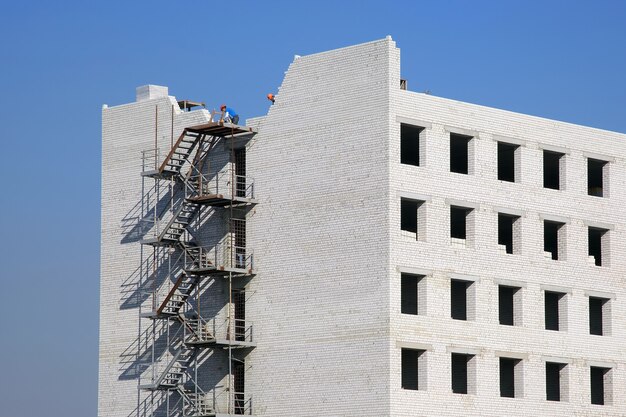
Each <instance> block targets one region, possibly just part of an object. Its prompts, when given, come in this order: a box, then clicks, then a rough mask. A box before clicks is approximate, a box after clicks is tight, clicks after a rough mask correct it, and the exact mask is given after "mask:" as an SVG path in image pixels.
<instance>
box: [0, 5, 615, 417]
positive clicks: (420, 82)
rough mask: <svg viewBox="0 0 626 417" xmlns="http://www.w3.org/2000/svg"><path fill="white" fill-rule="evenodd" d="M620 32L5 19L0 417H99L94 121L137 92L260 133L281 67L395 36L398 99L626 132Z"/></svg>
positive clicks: (477, 20) (493, 16) (499, 15)
mask: <svg viewBox="0 0 626 417" xmlns="http://www.w3.org/2000/svg"><path fill="white" fill-rule="evenodd" d="M625 21H626V2H623V1H617V0H615V1H608V0H599V1H571V0H570V1H552V0H544V1H495V0H494V1H480V0H475V1H452V0H449V1H446V0H443V1H428V2H426V1H386V2H382V1H342V2H338V1H325V0H317V1H311V2H300V1H298V2H296V1H269V0H268V1H241V2H230V3H221V4H219V5H218V3H217V2H209V1H187V2H174V1H168V2H165V1H158V0H157V1H149V2H148V1H106V2H88V1H63V2H31V1H20V2H17V1H12V2H8V1H6V2H4V3H3V6H2V12H1V13H0V63H1V65H0V92H1V93H2V98H1V99H0V121H1V123H0V141H1V145H2V156H3V157H2V161H1V163H0V175H1V176H0V178H2V187H1V190H2V191H1V192H0V203H1V204H0V210H1V213H0V214H1V216H0V231H1V234H2V239H0V257H1V258H0V260H1V261H2V268H1V271H2V272H1V275H0V279H1V284H2V289H0V331H1V334H2V339H1V340H2V343H0V365H1V368H2V370H3V376H2V378H0V404H2V411H1V412H0V413H1V414H3V415H13V416H18V415H19V416H25V417H30V416H40V415H48V416H64V417H83V416H90V415H96V398H97V361H98V302H99V300H98V279H99V227H100V224H99V222H100V212H99V210H100V189H99V187H100V139H101V130H100V129H101V127H100V115H101V113H100V109H101V106H102V104H104V103H106V104H109V105H116V104H122V103H126V102H130V101H133V100H134V94H135V87H136V86H139V85H143V84H148V83H151V84H161V85H166V86H169V88H170V94H173V95H175V96H177V97H178V98H187V99H193V100H200V101H206V102H207V103H208V104H209V106H210V107H213V106H217V105H218V104H219V103H221V102H227V103H229V104H232V105H233V107H235V108H237V110H238V111H239V112H240V113H241V114H242V116H243V117H244V118H245V117H249V116H256V115H261V114H263V113H265V111H266V110H267V107H268V102H267V100H266V98H265V94H266V93H267V92H270V91H276V89H277V88H278V86H279V85H280V82H281V80H282V76H283V72H284V71H285V70H286V69H287V66H288V65H289V63H290V62H291V60H292V59H293V55H294V54H298V55H305V54H309V53H314V52H320V51H324V50H328V49H333V48H337V47H341V46H347V45H351V44H355V43H361V42H365V41H370V40H374V39H379V38H383V37H384V36H386V35H392V37H393V38H394V39H395V40H396V42H397V44H398V46H399V47H400V48H401V50H402V75H403V77H404V78H407V79H408V80H409V87H410V89H412V90H415V91H424V90H429V91H431V93H432V94H433V95H437V96H442V97H448V98H453V99H458V100H462V101H468V102H472V103H478V104H482V105H486V106H492V107H498V108H503V109H507V110H512V111H518V112H522V113H529V114H533V115H538V116H543V117H548V118H554V119H558V120H564V121H567V122H572V123H579V124H585V125H590V126H594V127H599V128H603V129H608V130H616V131H619V132H626V117H624V116H625V114H626V80H625V77H624V74H626V25H625V24H624V22H625ZM333 111H334V112H341V109H333ZM589 140H593V138H589Z"/></svg>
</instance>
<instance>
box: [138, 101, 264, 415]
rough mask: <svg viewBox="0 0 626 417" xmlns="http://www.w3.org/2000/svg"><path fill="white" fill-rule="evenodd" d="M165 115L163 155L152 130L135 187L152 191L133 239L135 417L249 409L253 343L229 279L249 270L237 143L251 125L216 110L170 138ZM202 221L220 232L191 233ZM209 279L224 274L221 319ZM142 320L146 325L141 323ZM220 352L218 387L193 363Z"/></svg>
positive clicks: (249, 200) (249, 186) (248, 200)
mask: <svg viewBox="0 0 626 417" xmlns="http://www.w3.org/2000/svg"><path fill="white" fill-rule="evenodd" d="M192 104H197V103H192ZM157 114H158V112H157ZM218 116H219V118H218ZM173 118H174V112H173V111H172V138H171V149H170V151H169V152H168V153H167V155H165V156H164V157H163V158H162V155H161V154H160V152H159V147H158V143H157V136H156V133H155V146H154V148H152V149H148V150H145V151H143V152H142V172H141V176H142V187H143V189H144V190H145V189H149V190H151V192H142V195H143V199H145V201H142V210H143V212H144V216H143V219H142V220H141V222H142V224H141V230H142V232H143V238H142V240H141V244H142V245H143V246H142V247H143V248H147V249H148V250H147V251H146V250H142V253H147V254H148V255H147V256H146V259H145V260H144V259H142V265H141V269H142V274H141V275H142V281H143V287H144V288H145V295H146V299H147V302H146V303H144V304H145V305H144V306H142V308H140V309H139V310H140V313H139V314H140V320H139V326H140V329H139V334H140V338H142V337H143V338H144V339H145V340H140V342H139V343H137V347H138V349H140V350H142V351H140V352H137V355H138V357H146V358H147V360H146V361H145V364H144V366H143V367H142V369H140V371H139V372H140V384H139V396H138V402H139V406H138V408H137V410H138V413H137V415H141V416H161V415H165V416H168V417H170V416H183V417H214V416H218V417H219V416H226V415H253V403H252V398H251V396H249V395H248V394H247V393H246V392H245V384H244V373H245V367H244V364H245V356H246V355H247V353H248V352H249V351H250V350H251V349H253V348H254V347H255V346H256V344H255V340H254V334H253V325H252V323H251V322H250V321H249V320H247V318H246V317H245V299H246V295H245V289H243V288H235V287H234V285H233V283H234V281H235V282H238V283H239V284H240V285H238V287H241V284H242V283H243V284H245V282H244V280H246V278H247V279H249V278H252V277H253V276H254V274H255V268H254V255H253V252H252V250H251V249H250V248H249V247H248V246H247V245H246V217H247V212H248V209H249V207H251V206H252V205H254V204H256V200H255V198H254V181H253V179H252V178H250V177H248V176H246V167H245V149H246V144H247V143H248V141H249V140H250V139H251V138H252V137H253V136H254V135H255V133H256V130H255V129H252V128H249V127H244V126H238V125H235V124H231V123H227V122H225V121H224V119H223V113H217V112H212V113H211V118H210V121H209V122H208V123H205V124H202V125H197V126H191V127H186V128H184V129H183V131H182V133H181V134H180V136H179V137H178V139H177V140H176V141H174V135H173V131H174V128H173V126H174V122H173ZM215 119H217V120H215ZM155 123H158V118H157V119H156V120H155ZM155 131H156V127H155ZM220 143H223V144H224V147H223V148H222V147H220V148H218V144H220ZM226 152H228V153H229V155H228V163H227V164H226V165H227V167H226V168H224V169H221V170H217V171H211V170H210V169H209V165H210V163H207V162H208V161H209V160H210V158H211V156H213V155H220V153H221V154H222V155H223V154H224V153H226ZM151 181H154V183H153V184H152V186H149V185H147V184H148V182H151ZM212 215H216V216H212ZM207 218H214V219H218V221H219V220H220V219H224V220H225V222H224V223H225V224H224V225H223V226H225V229H226V231H227V232H226V233H223V234H220V233H219V232H215V233H214V234H215V236H210V237H208V238H207V237H206V236H204V235H203V236H202V237H198V236H193V235H192V229H193V230H198V229H199V228H200V226H202V225H203V223H206V221H205V220H206V219H207ZM205 240H208V241H210V242H211V243H209V244H206V242H205ZM150 249H151V252H152V253H151V254H150ZM210 279H220V280H221V279H225V280H226V285H227V286H228V302H227V304H228V306H227V314H226V317H219V315H218V314H217V311H220V308H221V307H223V306H217V305H213V306H211V305H207V304H208V301H207V300H211V294H210V293H211V291H215V286H214V285H213V286H212V285H205V283H206V282H207V281H209V280H210ZM213 302H214V301H213ZM146 310H147V311H146ZM212 314H213V316H211V315H212ZM145 320H149V325H148V326H147V328H146V329H143V328H142V324H143V323H144V321H145ZM224 353H226V354H227V360H228V372H227V375H226V380H227V383H226V386H223V385H217V384H215V383H214V382H215V381H213V383H210V382H209V383H206V382H205V380H206V379H207V378H204V377H203V375H202V373H203V371H201V370H200V367H201V366H202V364H203V363H204V362H206V361H207V358H210V357H212V356H213V355H224ZM208 379H209V380H210V379H211V378H208ZM223 379H224V378H222V379H221V380H222V381H223ZM144 396H145V398H143V399H142V397H144Z"/></svg>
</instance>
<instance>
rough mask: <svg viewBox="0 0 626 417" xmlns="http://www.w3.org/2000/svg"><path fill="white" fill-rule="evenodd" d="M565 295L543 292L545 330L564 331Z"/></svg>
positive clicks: (565, 316) (565, 317)
mask: <svg viewBox="0 0 626 417" xmlns="http://www.w3.org/2000/svg"><path fill="white" fill-rule="evenodd" d="M566 295H567V294H566V293H561V292H555V291H546V292H545V300H544V301H545V306H544V307H545V326H546V330H555V331H564V330H566V319H567V314H566V312H567V305H566V302H567V297H566Z"/></svg>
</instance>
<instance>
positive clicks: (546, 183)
mask: <svg viewBox="0 0 626 417" xmlns="http://www.w3.org/2000/svg"><path fill="white" fill-rule="evenodd" d="M564 156H565V154H562V153H560V152H551V151H545V150H544V151H543V188H551V189H553V190H560V189H561V170H562V167H561V165H562V161H563V160H562V159H561V158H563V157H564Z"/></svg>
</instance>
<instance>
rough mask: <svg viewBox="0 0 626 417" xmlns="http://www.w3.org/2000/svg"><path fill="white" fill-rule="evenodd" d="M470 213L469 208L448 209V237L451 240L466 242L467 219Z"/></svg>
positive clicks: (453, 207)
mask: <svg viewBox="0 0 626 417" xmlns="http://www.w3.org/2000/svg"><path fill="white" fill-rule="evenodd" d="M471 213H472V209H471V208H467V207H457V206H451V207H450V237H451V238H452V239H459V240H467V239H468V235H469V233H468V231H469V227H468V226H469V221H468V220H469V217H470V214H471Z"/></svg>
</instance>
